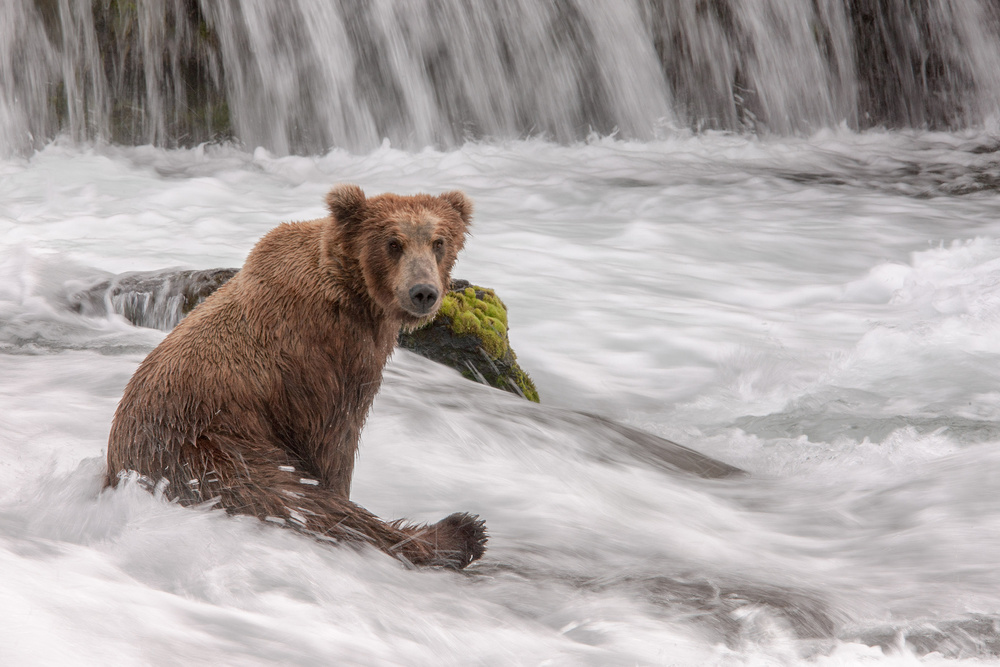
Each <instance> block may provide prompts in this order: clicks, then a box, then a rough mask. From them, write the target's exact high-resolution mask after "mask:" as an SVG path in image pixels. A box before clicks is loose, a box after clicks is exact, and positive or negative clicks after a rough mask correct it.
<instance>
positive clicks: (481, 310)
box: [399, 280, 538, 403]
mask: <svg viewBox="0 0 1000 667" xmlns="http://www.w3.org/2000/svg"><path fill="white" fill-rule="evenodd" d="M399 346H400V347H402V348H405V349H407V350H412V351H413V352H416V353H417V354H419V355H421V356H424V357H427V358H428V359H431V360H433V361H436V362H438V363H442V364H444V365H446V366H450V367H452V368H454V369H455V370H457V371H458V372H460V373H461V374H462V375H463V376H464V377H466V378H468V379H470V380H474V381H476V382H481V383H482V384H486V385H489V386H491V387H496V388H497V389H503V390H504V391H509V392H511V393H514V394H517V395H518V396H521V397H522V398H526V399H528V400H529V401H534V402H535V403H538V390H536V389H535V385H534V383H533V382H532V381H531V378H530V377H528V374H527V373H525V372H524V371H523V370H521V367H520V366H519V365H518V363H517V355H516V354H514V350H513V349H511V347H510V341H509V340H508V338H507V306H505V305H504V303H503V302H502V301H501V300H500V299H499V298H498V297H497V295H496V293H494V291H493V290H491V289H487V288H485V287H479V286H476V285H471V284H470V283H469V282H468V281H466V280H453V281H452V283H451V290H450V291H449V292H448V293H447V294H445V296H444V302H443V303H442V304H441V310H439V311H438V314H437V317H435V318H434V320H433V321H432V322H431V323H430V324H428V325H426V326H423V327H421V328H420V329H416V330H414V331H410V332H402V333H400V335H399Z"/></svg>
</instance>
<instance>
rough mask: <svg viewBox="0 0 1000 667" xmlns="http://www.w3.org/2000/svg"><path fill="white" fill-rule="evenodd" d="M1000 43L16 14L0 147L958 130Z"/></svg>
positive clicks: (114, 12) (903, 8) (857, 34)
mask: <svg viewBox="0 0 1000 667" xmlns="http://www.w3.org/2000/svg"><path fill="white" fill-rule="evenodd" d="M998 25H1000V5H998V4H997V3H996V2H995V1H994V0H963V1H962V2H954V1H951V0H920V1H919V2H910V1H908V0H883V1H878V0H851V1H850V2H844V1H843V0H815V1H814V2H802V1H801V0H704V1H700V2H693V1H692V2H657V1H655V0H633V1H630V2H595V1H586V0H566V1H561V2H556V1H551V2H534V1H531V0H511V1H510V2H502V3H501V2H465V1H464V0H414V1H412V2H392V1H390V0H380V1H375V2H365V3H361V2H355V1H353V0H341V1H332V2H313V1H311V0H289V1H288V2H281V3H275V2H266V1H256V0H245V1H240V0H220V1H215V0H148V1H146V2H140V3H136V4H134V5H133V4H131V3H119V2H110V1H104V2H102V1H97V0H95V1H94V2H74V1H73V0H10V2H6V3H3V7H0V31H2V33H0V36H2V39H0V73H2V74H3V86H2V91H0V95H2V96H3V97H2V100H3V111H2V113H3V114H5V115H4V117H3V121H4V122H3V124H2V132H3V134H2V135H0V142H2V144H0V145H2V146H3V148H4V149H6V150H8V151H9V150H12V149H13V150H22V151H23V150H25V149H30V148H34V147H38V146H40V145H42V144H44V143H45V142H46V141H48V140H49V139H51V138H52V137H54V136H55V135H56V134H57V133H59V132H65V133H68V134H69V135H70V136H71V137H73V138H74V139H77V140H80V139H87V138H99V139H103V140H112V141H117V142H124V143H153V144H156V145H163V146H173V145H178V144H181V145H191V144H195V143H198V142H201V141H205V140H209V139H212V138H219V137H225V136H229V135H233V136H235V137H236V138H238V139H239V140H240V141H241V142H242V143H243V144H244V145H246V146H250V147H255V146H263V147H265V148H268V149H269V150H271V151H273V152H276V153H279V154H286V153H290V152H294V153H311V152H316V151H323V150H327V149H329V148H330V147H341V148H347V149H351V150H369V149H371V148H373V147H375V146H377V145H378V144H379V143H380V142H381V141H382V140H383V139H385V138H388V139H389V140H390V141H391V142H392V144H393V145H396V146H401V147H407V148H419V147H422V146H428V145H431V146H439V147H441V146H454V145H457V144H459V143H461V142H462V141H464V140H466V139H468V138H496V139H510V138H521V137H525V136H529V135H541V136H545V137H548V138H551V139H554V140H557V141H561V142H566V141H573V140H580V139H583V138H585V137H587V136H588V135H590V134H592V133H597V134H601V135H607V134H616V136H619V137H621V138H626V139H648V138H652V137H655V136H658V135H663V134H665V133H668V132H669V131H670V130H671V129H676V128H684V127H690V128H694V129H696V130H701V129H725V130H737V131H748V130H749V131H759V132H768V133H777V134H788V133H799V132H810V131H814V130H816V129H819V128H823V127H832V126H836V125H838V124H840V123H845V122H846V123H847V124H848V125H850V126H852V127H870V126H877V125H887V126H895V127H898V126H913V127H925V126H929V127H948V128H958V127H967V126H970V125H976V124H981V123H982V122H984V121H985V120H987V119H988V117H990V116H991V115H992V114H995V113H996V109H997V108H998V106H1000V31H998Z"/></svg>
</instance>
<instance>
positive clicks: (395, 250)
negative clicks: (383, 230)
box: [386, 239, 403, 257]
mask: <svg viewBox="0 0 1000 667" xmlns="http://www.w3.org/2000/svg"><path fill="white" fill-rule="evenodd" d="M386 247H387V248H388V250H389V254H390V255H392V256H394V257H398V256H399V255H402V254H403V244H402V243H400V242H399V239H389V243H388V244H387V246H386Z"/></svg>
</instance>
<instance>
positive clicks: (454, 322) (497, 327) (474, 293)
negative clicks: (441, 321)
mask: <svg viewBox="0 0 1000 667" xmlns="http://www.w3.org/2000/svg"><path fill="white" fill-rule="evenodd" d="M438 317H439V318H440V317H447V318H448V319H449V320H450V324H449V327H450V329H451V330H452V331H453V332H454V333H455V334H456V335H459V336H475V337H476V338H478V339H479V340H480V342H481V344H482V346H483V349H484V350H486V353H487V354H488V355H489V356H490V357H491V358H492V359H500V358H502V357H503V356H504V354H505V353H507V352H508V351H510V345H509V344H508V343H507V308H506V306H504V305H503V302H502V301H501V300H500V299H499V298H498V297H497V295H496V294H494V293H493V290H489V289H484V288H481V287H478V288H477V287H466V288H465V290H464V291H461V292H457V291H456V292H448V293H447V294H445V296H444V299H443V300H442V303H441V309H440V310H439V311H438Z"/></svg>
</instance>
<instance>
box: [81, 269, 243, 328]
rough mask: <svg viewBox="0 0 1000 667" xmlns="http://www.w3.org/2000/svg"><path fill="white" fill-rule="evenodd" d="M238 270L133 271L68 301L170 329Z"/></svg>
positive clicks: (90, 312) (85, 312) (84, 310)
mask: <svg viewBox="0 0 1000 667" xmlns="http://www.w3.org/2000/svg"><path fill="white" fill-rule="evenodd" d="M237 271H239V269H207V270H204V271H182V270H176V269H164V270H162V271H134V272H130V273H123V274H121V275H117V276H112V277H110V278H106V279H104V280H101V281H99V282H96V283H94V284H93V285H91V286H89V287H87V288H86V289H83V290H80V291H79V292H76V293H75V294H72V295H71V296H70V297H69V301H70V306H71V307H72V308H73V309H74V310H76V311H77V312H79V313H81V314H83V315H91V316H100V315H106V314H108V313H118V314H119V315H121V316H122V317H124V318H125V319H127V320H128V321H129V322H131V323H132V324H135V325H136V326H140V327H149V328H151V329H160V330H161V331H170V330H171V329H173V328H174V327H175V326H177V323H178V322H180V321H181V320H182V319H184V316H185V315H187V314H188V313H190V312H191V311H192V310H193V309H194V307H195V306H197V305H198V304H199V303H201V302H202V301H204V300H205V298H206V297H207V296H208V295H209V294H211V293H212V292H214V291H215V290H217V289H219V288H220V287H222V286H223V285H224V284H225V283H226V281H228V280H229V279H230V278H232V277H233V276H234V275H236V272H237Z"/></svg>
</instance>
